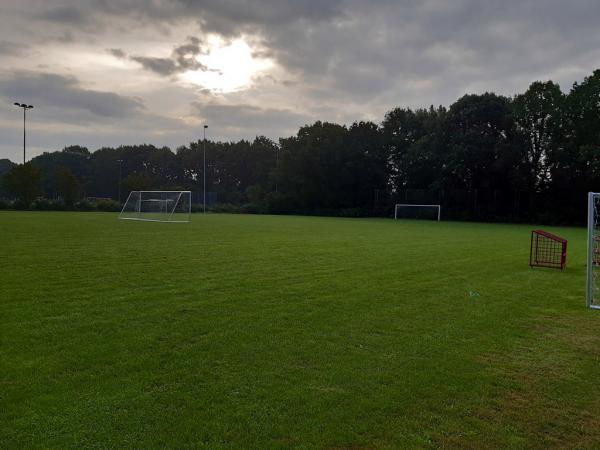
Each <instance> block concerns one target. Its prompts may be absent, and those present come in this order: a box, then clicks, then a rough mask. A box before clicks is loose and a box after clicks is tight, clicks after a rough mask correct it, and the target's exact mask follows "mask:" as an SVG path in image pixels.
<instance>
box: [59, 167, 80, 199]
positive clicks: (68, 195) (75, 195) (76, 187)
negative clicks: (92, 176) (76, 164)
mask: <svg viewBox="0 0 600 450" xmlns="http://www.w3.org/2000/svg"><path fill="white" fill-rule="evenodd" d="M56 192H57V193H58V195H60V196H61V197H62V199H63V201H64V202H65V205H66V206H68V207H73V205H74V204H75V202H76V201H77V200H79V198H80V196H81V186H80V184H79V182H78V181H77V178H75V176H74V175H73V173H72V172H71V171H70V170H69V169H67V168H66V167H61V168H59V169H58V170H57V171H56Z"/></svg>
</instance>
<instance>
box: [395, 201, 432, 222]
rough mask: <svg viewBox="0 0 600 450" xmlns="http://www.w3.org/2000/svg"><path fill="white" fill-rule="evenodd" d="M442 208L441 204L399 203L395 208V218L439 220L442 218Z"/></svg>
mask: <svg viewBox="0 0 600 450" xmlns="http://www.w3.org/2000/svg"><path fill="white" fill-rule="evenodd" d="M441 213H442V208H441V207H440V205H409V204H405V203H397V204H396V207H395V208H394V219H396V220H398V219H420V220H437V221H438V222H439V221H440V219H441Z"/></svg>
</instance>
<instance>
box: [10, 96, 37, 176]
mask: <svg viewBox="0 0 600 450" xmlns="http://www.w3.org/2000/svg"><path fill="white" fill-rule="evenodd" d="M14 105H15V106H18V107H19V108H23V164H25V159H26V158H25V116H26V114H25V112H26V111H27V110H28V109H33V105H26V104H25V103H17V102H15V103H14Z"/></svg>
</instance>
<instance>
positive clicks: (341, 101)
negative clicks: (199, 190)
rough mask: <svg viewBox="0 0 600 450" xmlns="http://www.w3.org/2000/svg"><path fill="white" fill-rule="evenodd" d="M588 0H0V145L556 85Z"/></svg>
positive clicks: (140, 135) (164, 139)
mask: <svg viewBox="0 0 600 450" xmlns="http://www.w3.org/2000/svg"><path fill="white" fill-rule="evenodd" d="M599 23H600V1H598V0H570V1H568V2H567V1H564V0H502V1H499V0H371V1H366V0H289V1H285V0H197V1H195V0H119V1H116V0H115V1H113V0H79V1H68V0H64V1H63V0H0V159H1V158H9V159H11V160H13V161H15V162H20V161H21V160H22V152H23V150H22V145H23V135H22V133H23V114H22V110H20V109H18V108H17V107H16V106H14V105H13V103H14V102H20V103H27V104H32V105H34V109H33V110H30V111H28V113H27V133H28V140H27V152H28V159H30V158H31V157H33V156H36V155H39V154H41V153H43V152H47V151H56V150H60V149H62V148H63V147H65V146H68V145H83V146H86V147H88V148H89V149H90V150H91V151H93V150H96V149H98V148H101V147H108V146H118V145H122V144H123V145H125V144H142V143H149V144H154V145H157V146H163V145H168V146H169V147H171V148H172V149H176V148H177V147H178V146H181V145H187V144H189V142H191V141H196V140H198V139H201V138H202V126H203V124H207V125H208V129H207V139H212V140H224V141H226V140H239V139H254V137H255V136H257V135H264V136H267V137H270V138H272V139H275V140H277V139H278V138H279V137H288V136H291V135H294V134H295V133H296V132H297V131H298V128H299V127H301V126H303V125H305V124H310V123H313V122H315V121H317V120H321V121H331V122H336V123H341V124H351V123H352V122H354V121H360V120H372V121H374V122H376V123H380V122H381V121H382V120H383V118H384V116H385V113H386V112H388V111H390V110H391V109H393V108H395V107H411V108H418V107H428V106H429V105H432V104H433V105H436V106H437V105H446V106H448V105H450V104H451V103H453V102H454V101H455V100H457V99H458V98H459V97H461V96H462V95H464V94H467V93H483V92H486V91H493V92H496V93H498V94H504V95H515V94H518V93H521V92H524V91H525V90H526V89H527V87H528V86H529V85H530V84H531V82H533V81H536V80H542V81H545V80H548V79H551V80H553V81H555V82H557V83H559V84H560V86H561V88H562V89H563V91H568V90H569V89H570V87H571V86H572V84H573V82H576V81H582V80H583V78H584V77H585V76H587V75H590V74H591V73H592V71H593V70H594V69H597V68H600V32H598V24H599Z"/></svg>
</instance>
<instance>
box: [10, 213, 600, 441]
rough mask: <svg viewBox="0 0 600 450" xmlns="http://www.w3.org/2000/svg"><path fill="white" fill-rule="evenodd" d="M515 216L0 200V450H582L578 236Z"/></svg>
mask: <svg viewBox="0 0 600 450" xmlns="http://www.w3.org/2000/svg"><path fill="white" fill-rule="evenodd" d="M530 230H531V227H530V226H516V225H490V224H474V223H444V222H442V223H434V222H410V221H398V222H394V221H392V220H379V219H378V220H368V219H333V218H309V217H269V216H239V215H237V216H234V215H208V216H201V215H195V216H194V217H193V222H192V223H191V224H189V225H186V224H183V225H181V224H161V223H137V222H129V221H118V220H117V219H116V216H115V215H114V214H101V213H98V214H96V213H28V212H19V213H17V212H3V213H0V248H1V252H0V317H1V326H0V447H1V448H7V449H17V448H36V447H37V448H39V447H52V448H61V449H64V448H73V447H78V448H109V447H120V448H185V447H188V448H207V449H209V448H210V449H219V448H256V449H267V448H302V449H313V448H315V449H317V448H325V449H343V448H348V449H363V448H365V449H391V448H407V447H408V448H439V447H442V448H525V447H527V448H548V447H556V448H598V446H599V445H600V391H598V389H597V385H598V380H599V379H600V378H599V377H600V313H599V312H597V311H590V310H587V309H586V308H585V300H584V291H585V286H584V282H585V275H584V271H585V265H584V260H585V232H584V230H583V229H577V228H564V229H556V228H550V230H551V231H555V232H557V233H558V234H561V235H563V236H565V237H566V238H568V239H569V253H568V268H567V269H566V271H564V272H560V271H556V270H550V269H530V268H529V267H528V256H529V231H530ZM471 292H476V293H478V294H479V295H477V294H470V293H471Z"/></svg>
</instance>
